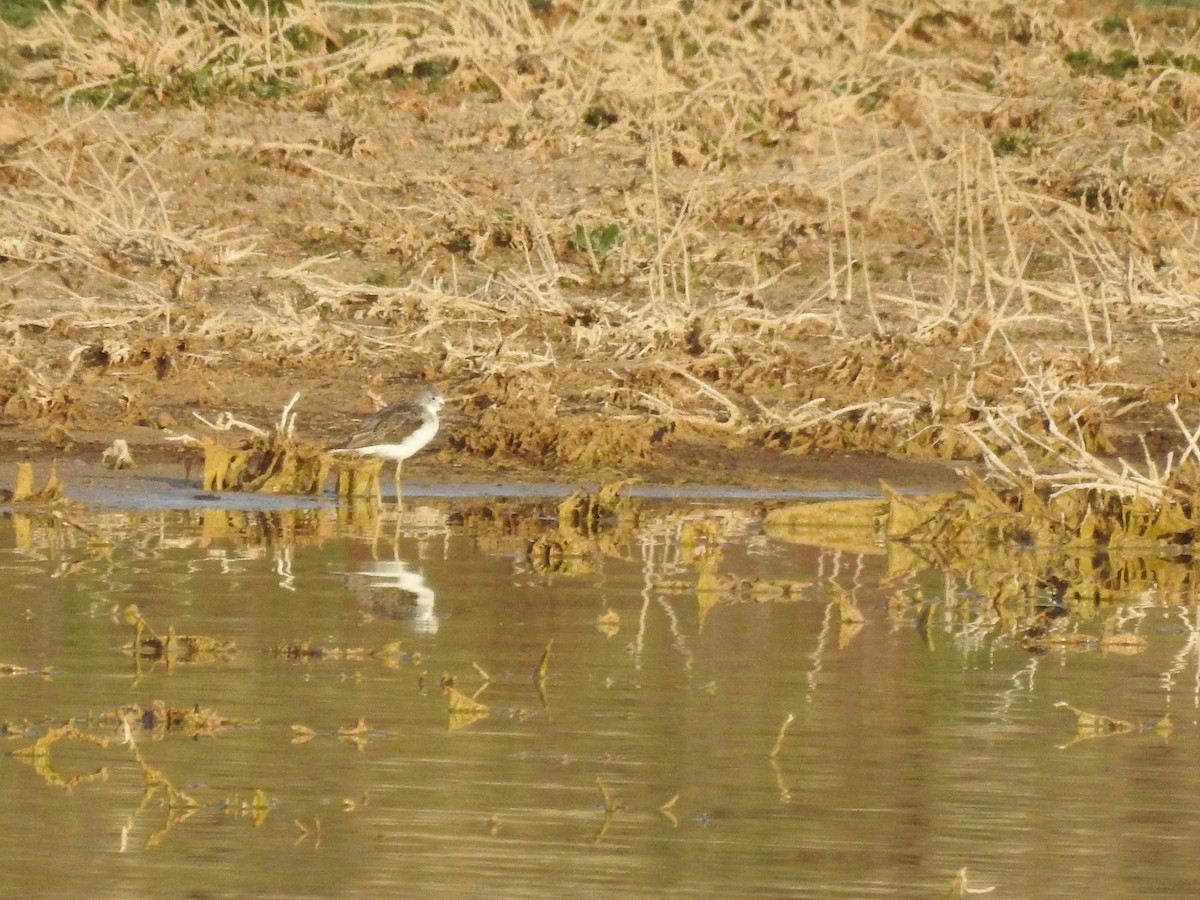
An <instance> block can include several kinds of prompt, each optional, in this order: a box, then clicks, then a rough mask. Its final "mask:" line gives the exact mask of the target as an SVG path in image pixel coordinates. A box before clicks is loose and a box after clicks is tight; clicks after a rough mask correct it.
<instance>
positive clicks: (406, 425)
mask: <svg viewBox="0 0 1200 900" xmlns="http://www.w3.org/2000/svg"><path fill="white" fill-rule="evenodd" d="M421 414H422V409H421V407H420V406H419V405H418V404H417V403H415V402H414V401H412V400H404V401H402V402H400V403H393V404H392V405H391V406H385V407H384V408H383V409H381V410H379V412H377V413H375V414H374V415H371V416H368V417H367V418H365V419H363V422H362V424H361V425H359V426H358V430H357V431H355V432H354V434H352V435H350V437H349V438H348V439H347V440H346V442H345V443H344V444H342V445H341V446H342V449H345V450H353V449H355V448H356V447H371V446H374V445H375V444H388V443H399V442H400V441H402V440H403V439H404V438H405V437H407V436H408V435H410V434H412V433H413V432H414V431H416V430H417V429H418V428H419V427H420V426H421Z"/></svg>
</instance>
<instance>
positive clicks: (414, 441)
mask: <svg viewBox="0 0 1200 900" xmlns="http://www.w3.org/2000/svg"><path fill="white" fill-rule="evenodd" d="M437 430H438V420H437V418H436V417H426V418H425V420H424V421H423V422H422V423H421V427H419V428H418V429H417V430H416V431H414V432H413V433H412V434H410V435H409V436H408V437H406V438H404V440H402V441H398V442H396V443H395V444H371V445H370V446H368V447H355V448H354V452H356V453H363V454H366V455H368V456H378V457H379V458H380V459H394V460H396V461H397V462H399V461H400V460H402V459H408V458H409V457H410V456H412V455H413V454H414V453H416V452H417V451H418V450H420V449H421V448H422V447H424V446H425V445H426V444H428V443H429V442H430V441H432V440H433V436H434V435H435V434H437Z"/></svg>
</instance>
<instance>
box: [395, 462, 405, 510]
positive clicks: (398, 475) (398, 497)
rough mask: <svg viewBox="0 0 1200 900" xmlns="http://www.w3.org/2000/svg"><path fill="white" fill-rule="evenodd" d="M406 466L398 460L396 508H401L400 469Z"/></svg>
mask: <svg viewBox="0 0 1200 900" xmlns="http://www.w3.org/2000/svg"><path fill="white" fill-rule="evenodd" d="M403 465H404V460H402V459H398V460H396V508H397V509H399V508H400V467H401V466H403Z"/></svg>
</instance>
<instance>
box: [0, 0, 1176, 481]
mask: <svg viewBox="0 0 1200 900" xmlns="http://www.w3.org/2000/svg"><path fill="white" fill-rule="evenodd" d="M1081 8H1082V7H1080V6H1079V5H1076V6H1071V7H1067V6H1064V5H1063V4H1061V3H1058V2H1052V0H1031V2H1028V3H1022V4H1012V3H1007V2H998V0H957V2H954V3H947V4H929V3H925V2H901V3H896V4H890V5H886V6H882V5H877V4H829V3H823V2H817V0H810V2H799V3H787V4H784V3H771V2H756V3H746V4H741V5H738V6H731V5H730V4H728V3H720V2H715V0H688V2H679V3H644V2H637V0H630V2H627V3H622V4H617V5H615V6H614V5H613V4H611V3H603V2H599V0H570V2H568V0H553V2H533V0H463V2H455V3H442V4H435V3H426V2H411V3H387V4H369V3H368V4H341V3H325V2H318V0H295V2H282V0H280V2H270V3H265V4H264V3H260V2H242V0H199V2H194V3H187V4H181V3H165V2H160V3H156V4H153V5H137V4H122V3H117V4H103V5H94V4H88V3H83V2H80V0H68V2H66V3H64V4H62V5H61V6H53V7H50V8H48V9H47V10H46V11H45V12H43V13H42V14H40V15H38V16H36V17H35V18H33V19H32V21H30V22H28V23H26V24H23V25H19V26H18V25H12V24H4V25H3V26H0V28H2V30H0V139H2V149H0V182H2V183H3V185H4V190H3V192H0V282H2V283H3V287H4V290H5V291H6V292H7V294H8V296H7V298H6V299H5V300H4V304H5V309H4V317H3V320H2V321H0V329H2V330H3V334H4V342H3V343H2V344H0V402H3V404H4V407H3V408H4V412H5V415H6V416H7V417H8V418H9V419H10V420H11V421H14V422H24V421H38V422H40V421H43V420H47V419H54V420H57V421H60V422H63V423H66V424H69V423H72V422H82V421H87V420H93V421H94V420H97V419H104V418H109V419H111V418H112V417H114V416H115V414H116V411H118V410H119V409H120V408H121V406H120V404H122V403H125V404H128V403H129V402H130V401H129V398H130V397H131V396H134V395H136V398H137V403H138V406H139V408H140V409H144V410H147V411H148V412H149V413H150V414H149V416H148V420H150V421H153V420H154V419H155V418H156V417H155V415H154V413H155V412H157V411H163V410H166V411H168V412H169V411H170V410H172V409H174V410H175V412H176V413H178V412H179V409H180V408H181V407H182V406H183V405H184V404H189V403H190V404H193V405H206V404H220V405H223V406H235V407H237V408H238V409H240V410H242V411H247V410H251V411H257V412H259V413H263V412H264V411H266V410H270V409H274V408H278V406H279V405H280V403H281V402H282V398H283V397H285V396H287V395H288V394H290V393H291V392H292V391H293V390H294V389H295V388H296V387H303V388H304V389H305V390H306V401H307V402H309V403H311V404H312V407H310V413H309V421H312V422H313V427H314V428H317V429H324V428H329V429H331V430H332V428H334V427H335V426H338V425H340V424H341V423H340V422H338V421H336V416H334V415H332V414H324V418H322V413H321V412H320V408H321V407H322V406H324V407H327V408H330V409H344V408H347V407H349V411H350V412H351V413H353V412H355V411H358V410H359V409H360V407H358V406H356V403H360V401H357V400H356V398H358V397H359V395H360V393H361V390H362V381H363V380H371V381H372V382H373V384H374V386H375V387H377V388H378V387H380V383H381V382H383V381H385V380H389V381H390V380H396V381H423V380H438V381H441V382H443V383H450V384H454V385H455V389H454V394H455V395H457V396H458V397H460V398H462V400H463V401H464V402H463V403H462V406H463V408H464V413H465V415H464V416H463V417H462V419H461V421H460V422H458V423H454V422H451V423H449V424H448V426H447V432H448V433H449V436H450V440H449V443H448V446H449V447H450V448H452V450H453V451H454V452H457V453H463V454H471V455H475V456H479V457H497V456H506V457H514V458H518V459H520V460H523V461H524V462H526V463H529V464H532V465H542V466H544V465H546V464H547V463H550V464H554V465H556V466H561V465H566V466H575V467H578V468H585V467H586V468H592V467H595V466H600V465H603V466H610V467H612V468H614V469H617V470H626V471H630V470H636V469H637V468H638V466H639V465H640V464H641V463H642V462H643V461H644V460H646V459H647V458H648V457H650V456H652V455H653V454H654V453H655V452H657V450H658V449H660V448H663V447H667V446H670V445H672V444H682V445H689V446H708V447H718V448H723V449H725V450H727V451H729V452H736V451H737V450H738V449H739V448H742V447H770V448H778V449H781V450H783V451H786V452H792V453H811V452H813V451H842V450H866V451H872V452H882V453H890V454H912V455H935V456H945V457H955V458H960V457H964V456H965V457H975V458H982V457H988V456H994V457H996V458H1000V459H1005V458H1006V455H1007V459H1008V460H1009V463H1011V459H1012V454H1013V453H1014V452H1016V453H1024V454H1025V455H1026V456H1027V457H1028V458H1029V460H1030V462H1031V463H1032V464H1034V465H1039V464H1041V463H1043V462H1045V461H1046V456H1045V454H1044V453H1043V451H1042V450H1041V449H1039V443H1038V441H1037V440H1031V439H1030V437H1031V436H1032V437H1033V438H1037V437H1038V436H1039V435H1041V436H1042V437H1043V438H1044V437H1045V436H1046V435H1052V434H1053V432H1054V431H1055V430H1057V431H1058V432H1061V433H1065V434H1070V435H1071V436H1072V439H1073V440H1078V441H1079V443H1080V444H1081V446H1082V448H1083V450H1084V451H1085V452H1087V453H1089V454H1103V453H1109V452H1112V451H1113V450H1114V449H1115V450H1119V451H1121V452H1123V453H1124V452H1126V451H1127V450H1128V449H1129V448H1130V447H1132V448H1133V449H1135V450H1139V449H1140V448H1138V445H1137V442H1136V441H1131V439H1130V436H1131V435H1140V434H1143V433H1148V434H1149V435H1150V450H1151V452H1152V453H1155V454H1160V455H1161V453H1162V452H1163V450H1164V449H1165V448H1166V447H1169V446H1176V445H1177V442H1176V438H1177V430H1176V429H1175V427H1174V424H1173V422H1172V421H1171V418H1170V416H1169V415H1168V414H1167V413H1166V412H1165V408H1164V404H1165V403H1167V402H1169V401H1171V400H1172V399H1173V398H1176V397H1177V398H1178V400H1179V403H1180V404H1181V407H1180V408H1181V409H1182V411H1183V415H1184V417H1185V418H1188V419H1194V418H1200V416H1198V415H1193V413H1196V411H1197V409H1198V402H1200V392H1198V389H1197V383H1198V380H1197V378H1196V375H1195V372H1196V367H1197V362H1198V360H1197V356H1196V351H1195V349H1194V345H1195V341H1194V336H1195V332H1196V328H1197V319H1198V316H1197V306H1196V303H1195V296H1196V293H1197V286H1198V282H1197V279H1198V278H1200V248H1198V247H1197V241H1196V234H1197V225H1198V224H1200V179H1198V178H1197V177H1196V174H1195V172H1194V166H1192V165H1191V161H1192V160H1193V159H1194V158H1195V151H1196V147H1195V134H1194V132H1195V128H1194V125H1195V121H1194V120H1195V116H1196V112H1195V110H1196V109H1197V97H1198V96H1200V94H1198V92H1200V47H1198V46H1197V44H1198V42H1200V38H1198V37H1197V35H1198V34H1200V30H1198V29H1197V27H1196V26H1197V24H1198V20H1197V19H1196V15H1195V13H1192V12H1189V11H1186V10H1165V11H1157V12H1150V11H1142V12H1137V13H1133V12H1126V13H1119V12H1114V11H1113V9H1110V8H1109V7H1108V6H1104V7H1103V8H1102V9H1101V8H1096V7H1095V6H1094V5H1088V6H1087V9H1086V10H1085V11H1082V12H1081V11H1080V10H1081ZM1114 9H1115V7H1114ZM131 391H132V392H133V393H130V392H131ZM122 397H124V398H125V399H124V400H122V399H121V398H122ZM310 398H311V399H310ZM302 406H303V405H302ZM601 418H602V420H603V422H604V426H603V427H601V426H599V425H598V424H597V422H598V420H599V419H601ZM1000 421H1002V422H1004V423H1007V424H1006V425H1005V429H1006V430H1005V433H1004V434H998V433H997V428H996V427H994V425H995V423H996V422H1000ZM1160 425H1165V426H1166V430H1165V431H1164V432H1163V435H1164V437H1163V441H1164V443H1163V446H1162V447H1159V446H1157V445H1155V444H1154V439H1155V429H1156V428H1158V427H1159V426H1160ZM1014 439H1015V448H1016V450H1014ZM1006 464H1008V463H1006Z"/></svg>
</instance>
